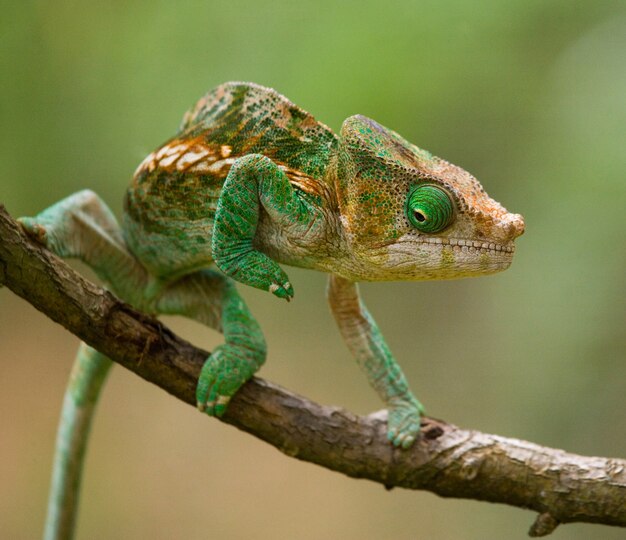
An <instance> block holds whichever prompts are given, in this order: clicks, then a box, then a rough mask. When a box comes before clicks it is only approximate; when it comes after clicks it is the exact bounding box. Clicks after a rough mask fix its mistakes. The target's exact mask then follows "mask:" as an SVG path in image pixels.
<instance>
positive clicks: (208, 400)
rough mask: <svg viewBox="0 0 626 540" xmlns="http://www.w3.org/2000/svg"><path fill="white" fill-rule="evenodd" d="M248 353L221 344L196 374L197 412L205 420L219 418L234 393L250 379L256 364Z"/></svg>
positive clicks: (244, 350) (242, 349)
mask: <svg viewBox="0 0 626 540" xmlns="http://www.w3.org/2000/svg"><path fill="white" fill-rule="evenodd" d="M247 354H249V353H248V351H247V350H246V349H244V348H241V347H236V346H235V345H231V344H228V343H225V344H223V345H220V346H218V347H216V348H215V350H214V351H213V353H212V354H211V356H209V358H208V359H207V361H206V362H205V363H204V366H202V370H201V371H200V377H199V378H198V386H197V388H196V402H197V406H198V409H199V410H200V411H202V412H205V413H206V414H208V415H209V416H222V415H223V414H224V413H225V412H226V409H227V408H228V404H229V403H230V400H231V398H232V397H233V396H234V395H235V393H236V392H237V390H239V388H241V386H242V385H243V384H244V383H245V382H246V381H247V380H248V379H249V378H250V377H252V375H254V372H255V371H256V368H257V364H256V363H255V362H254V361H253V360H252V359H250V358H248V357H247Z"/></svg>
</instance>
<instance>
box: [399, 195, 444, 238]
mask: <svg viewBox="0 0 626 540" xmlns="http://www.w3.org/2000/svg"><path fill="white" fill-rule="evenodd" d="M406 214H407V218H408V219H409V221H410V222H411V225H413V226H414V227H415V228H416V229H417V230H418V231H422V232H425V233H438V232H439V231H443V230H444V229H445V228H446V227H447V226H448V225H450V223H452V219H453V217H454V208H453V206H452V201H451V200H450V196H449V195H448V194H447V193H446V192H445V191H444V190H443V189H441V188H440V187H437V186H433V185H430V184H423V185H420V186H415V187H414V188H413V189H412V190H411V191H410V192H409V197H408V199H407V204H406Z"/></svg>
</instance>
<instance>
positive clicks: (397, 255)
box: [360, 238, 515, 281]
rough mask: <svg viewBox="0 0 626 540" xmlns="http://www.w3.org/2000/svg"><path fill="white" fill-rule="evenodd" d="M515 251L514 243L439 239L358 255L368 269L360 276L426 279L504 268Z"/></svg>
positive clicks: (480, 274)
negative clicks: (365, 274) (365, 259)
mask: <svg viewBox="0 0 626 540" xmlns="http://www.w3.org/2000/svg"><path fill="white" fill-rule="evenodd" d="M514 251H515V247H514V245H513V242H510V243H508V244H495V243H489V242H476V241H472V240H464V239H459V240H455V239H445V240H444V239H440V238H430V239H427V240H426V241H424V239H420V241H412V242H409V241H405V242H398V243H395V244H392V245H388V246H384V247H382V248H374V249H370V250H368V251H367V252H366V253H363V254H362V256H361V257H360V258H367V266H368V267H369V271H368V275H367V276H363V277H361V278H360V279H361V280H367V281H372V280H376V281H425V280H434V279H458V278H465V277H473V276H484V275H487V274H494V273H496V272H501V271H502V270H506V269H507V268H508V267H509V266H510V265H511V262H512V260H513V253H514ZM363 262H365V261H363ZM374 268H375V269H376V271H373V270H374Z"/></svg>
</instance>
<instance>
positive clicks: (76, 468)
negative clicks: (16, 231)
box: [19, 190, 147, 540]
mask: <svg viewBox="0 0 626 540" xmlns="http://www.w3.org/2000/svg"><path fill="white" fill-rule="evenodd" d="M19 221H20V222H21V224H22V227H23V228H24V230H25V231H26V232H27V233H28V234H29V235H31V236H33V237H34V238H35V239H36V240H38V241H39V242H41V243H42V244H44V245H46V246H47V247H48V248H49V249H50V250H51V251H53V252H54V253H56V254H57V255H59V256H60V257H67V258H69V257H76V258H80V259H82V260H83V261H84V262H85V263H87V264H88V265H89V266H91V267H92V268H93V270H94V271H95V272H96V273H97V274H98V276H99V277H100V278H101V279H102V280H103V281H104V282H105V283H106V284H107V285H108V286H109V287H110V288H111V289H113V290H114V291H115V292H116V293H117V294H118V295H119V296H121V297H122V298H124V300H126V301H129V302H132V303H136V304H137V305H139V306H141V302H142V301H143V294H144V291H145V284H146V282H147V272H146V271H145V270H144V268H143V267H142V266H141V265H140V264H139V262H138V261H137V260H136V259H135V258H134V257H133V256H132V255H131V254H130V253H129V252H128V250H127V249H126V247H125V244H124V240H123V238H122V235H121V232H120V229H119V226H118V224H117V221H116V220H115V217H114V216H113V214H112V212H111V211H110V210H109V209H108V208H107V206H106V205H105V204H104V203H103V202H102V200H101V199H100V198H99V197H98V196H97V195H96V194H95V193H93V192H92V191H88V190H85V191H80V192H78V193H75V194H73V195H71V196H69V197H67V198H66V199H63V200H62V201H59V202H58V203H56V204H54V205H53V206H51V207H50V208H48V209H46V210H44V211H43V212H41V213H40V214H38V215H37V216H35V217H28V218H21V219H20V220H19ZM110 366H111V362H110V360H108V359H107V358H106V357H105V356H103V355H102V354H100V353H99V352H97V351H95V350H94V349H91V348H89V347H87V346H86V345H83V346H81V349H80V350H79V353H78V357H77V359H76V362H75V364H74V368H73V371H72V378H71V380H70V383H69V387H68V389H67V391H66V394H65V400H64V407H63V414H62V416H61V422H60V425H59V430H58V436H57V449H56V454H55V459H54V470H53V479H52V486H51V490H50V499H49V500H50V503H49V507H48V516H47V519H46V529H45V538H46V539H48V540H51V539H59V538H71V536H72V529H73V526H74V518H75V514H76V506H77V502H78V500H77V499H78V488H79V485H80V475H81V465H82V457H83V453H84V450H85V445H86V442H87V436H88V431H89V425H90V422H91V416H92V413H93V408H94V405H95V403H96V401H97V398H98V394H99V391H100V388H101V386H102V383H103V381H104V378H105V375H106V373H107V371H108V369H109V367H110Z"/></svg>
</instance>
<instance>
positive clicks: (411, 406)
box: [328, 274, 423, 448]
mask: <svg viewBox="0 0 626 540" xmlns="http://www.w3.org/2000/svg"><path fill="white" fill-rule="evenodd" d="M328 301H329V303H330V307H331V309H332V311H333V315H334V316H335V319H336V321H337V324H338V326H339V330H340V332H341V335H342V336H343V338H344V340H345V341H346V343H347V345H348V348H349V349H350V351H351V352H352V354H353V355H354V357H355V358H356V360H357V362H358V364H359V366H361V368H362V369H363V370H364V371H365V373H366V375H367V378H368V380H369V382H370V384H371V385H372V386H373V387H374V389H375V390H376V391H377V392H378V394H379V395H380V396H381V398H382V399H383V401H385V403H386V404H387V406H388V407H389V418H388V433H387V436H388V438H389V440H390V441H391V442H392V443H393V444H394V445H395V446H402V447H403V448H409V447H410V446H411V445H412V444H413V442H414V441H415V438H416V437H417V434H418V432H419V429H420V414H421V413H423V407H422V405H421V404H420V402H419V401H417V399H416V398H415V396H413V394H412V393H411V391H410V390H409V385H408V383H407V381H406V378H405V377H404V374H403V373H402V370H401V369H400V366H399V365H398V363H397V362H396V361H395V359H394V358H393V355H392V354H391V351H390V350H389V347H388V346H387V343H385V339H384V338H383V336H382V334H381V333H380V330H379V329H378V326H377V325H376V322H375V321H374V319H373V318H372V316H371V315H370V314H369V312H368V311H367V308H366V307H365V305H364V304H363V302H361V299H360V297H359V290H358V287H357V284H356V283H353V282H352V281H349V280H347V279H344V278H342V277H339V276H337V275H334V274H331V275H330V277H329V281H328Z"/></svg>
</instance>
